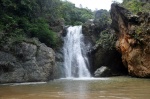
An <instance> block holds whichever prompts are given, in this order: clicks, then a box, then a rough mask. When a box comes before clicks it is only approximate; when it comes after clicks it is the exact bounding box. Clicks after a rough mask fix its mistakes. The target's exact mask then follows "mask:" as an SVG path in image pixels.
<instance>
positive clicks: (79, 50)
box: [63, 26, 90, 78]
mask: <svg viewBox="0 0 150 99" xmlns="http://www.w3.org/2000/svg"><path fill="white" fill-rule="evenodd" d="M83 39H84V37H83V34H82V26H73V27H69V28H68V29H67V35H66V37H64V47H63V50H64V67H65V74H66V77H67V78H72V77H79V78H81V77H90V73H89V70H88V68H87V65H89V61H88V58H87V56H86V54H87V53H86V50H87V47H86V46H85V44H84V41H83Z"/></svg>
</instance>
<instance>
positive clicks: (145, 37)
mask: <svg viewBox="0 0 150 99" xmlns="http://www.w3.org/2000/svg"><path fill="white" fill-rule="evenodd" d="M111 17H112V27H113V28H114V30H115V32H116V34H117V35H118V41H117V43H116V48H117V49H118V51H119V52H120V53H121V54H122V61H123V63H124V65H125V66H126V67H127V68H128V72H129V74H130V75H131V76H136V77H150V14H149V13H142V12H141V13H138V14H137V15H132V14H131V13H130V12H129V11H128V10H126V9H124V8H123V7H120V6H119V5H117V4H112V6H111Z"/></svg>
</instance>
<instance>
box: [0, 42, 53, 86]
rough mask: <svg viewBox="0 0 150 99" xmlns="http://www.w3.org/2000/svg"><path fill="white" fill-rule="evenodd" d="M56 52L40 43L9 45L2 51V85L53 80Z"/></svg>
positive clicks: (0, 65) (0, 62)
mask: <svg viewBox="0 0 150 99" xmlns="http://www.w3.org/2000/svg"><path fill="white" fill-rule="evenodd" d="M54 69H55V53H54V51H53V50H52V49H51V48H49V47H47V46H46V45H45V44H42V43H40V42H38V41H36V43H35V42H34V43H33V42H21V43H15V44H10V45H9V44H7V45H5V46H4V47H3V48H1V49H0V83H10V82H35V81H48V80H49V79H53V76H54Z"/></svg>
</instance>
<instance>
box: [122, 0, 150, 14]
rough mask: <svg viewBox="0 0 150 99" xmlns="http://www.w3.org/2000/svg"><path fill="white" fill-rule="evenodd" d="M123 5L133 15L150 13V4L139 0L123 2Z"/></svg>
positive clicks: (125, 0) (124, 0)
mask: <svg viewBox="0 0 150 99" xmlns="http://www.w3.org/2000/svg"><path fill="white" fill-rule="evenodd" d="M122 5H123V6H124V7H125V8H127V9H128V10H130V11H131V12H133V13H135V14H136V13H137V12H150V3H144V2H140V1H139V0H123V3H122Z"/></svg>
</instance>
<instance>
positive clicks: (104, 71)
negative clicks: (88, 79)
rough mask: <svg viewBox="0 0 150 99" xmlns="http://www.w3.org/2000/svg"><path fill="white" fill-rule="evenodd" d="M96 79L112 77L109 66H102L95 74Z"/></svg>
mask: <svg viewBox="0 0 150 99" xmlns="http://www.w3.org/2000/svg"><path fill="white" fill-rule="evenodd" d="M94 76H95V77H109V76H112V73H111V70H110V69H109V68H108V67H107V66H102V67H100V68H98V69H97V70H96V71H95V72H94Z"/></svg>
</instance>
